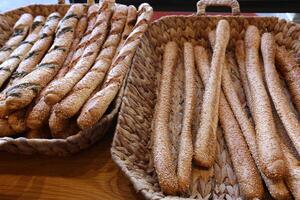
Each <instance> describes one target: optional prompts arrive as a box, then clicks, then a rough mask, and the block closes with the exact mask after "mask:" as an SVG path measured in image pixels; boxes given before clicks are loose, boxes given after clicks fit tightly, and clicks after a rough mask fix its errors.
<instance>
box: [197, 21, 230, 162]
mask: <svg viewBox="0 0 300 200" xmlns="http://www.w3.org/2000/svg"><path fill="white" fill-rule="evenodd" d="M216 35H217V36H216V44H215V48H214V52H213V57H212V64H211V71H210V77H209V80H208V83H207V84H206V89H205V91H204V97H203V104H202V108H203V109H202V112H201V122H200V127H199V129H198V132H197V136H196V141H195V148H194V161H195V162H196V164H197V165H199V166H203V167H211V166H212V165H213V163H214V160H215V151H216V145H215V143H216V129H217V125H218V107H219V96H220V90H221V77H222V70H223V63H224V60H225V51H226V47H227V44H228V41H229V37H230V27H229V23H228V22H227V21H226V20H220V21H219V22H218V25H217V30H216Z"/></svg>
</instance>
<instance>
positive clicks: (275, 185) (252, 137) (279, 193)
mask: <svg viewBox="0 0 300 200" xmlns="http://www.w3.org/2000/svg"><path fill="white" fill-rule="evenodd" d="M235 55H236V59H237V63H238V65H239V72H240V76H241V79H242V84H243V89H244V91H245V95H246V99H247V104H248V107H249V109H250V110H251V113H253V111H252V110H253V105H252V104H253V103H252V98H251V91H250V88H249V85H248V80H247V74H246V66H245V46H244V42H243V41H242V40H239V41H237V42H236V46H235ZM236 118H237V119H239V117H236ZM249 121H250V123H251V124H252V126H254V124H253V123H252V121H251V120H250V119H249ZM240 126H241V125H240ZM243 133H244V136H245V140H246V142H247V144H248V147H249V149H250V151H251V154H252V156H253V158H254V160H255V162H256V166H257V167H258V168H259V171H260V174H261V176H262V178H263V180H264V182H265V183H266V186H267V188H268V190H269V192H270V194H271V196H272V197H273V198H274V199H290V193H289V191H288V189H287V187H286V185H285V183H284V182H283V180H278V181H273V180H271V179H269V178H267V177H266V176H265V175H264V174H263V172H262V170H261V167H260V160H259V157H258V152H257V144H256V132H252V131H249V130H247V132H244V131H243ZM245 133H246V134H245Z"/></svg>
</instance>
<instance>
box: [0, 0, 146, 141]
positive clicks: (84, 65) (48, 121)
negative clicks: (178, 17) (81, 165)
mask: <svg viewBox="0 0 300 200" xmlns="http://www.w3.org/2000/svg"><path fill="white" fill-rule="evenodd" d="M151 16H152V8H151V7H150V6H149V5H148V4H142V5H141V6H140V7H139V10H137V9H136V8H135V7H134V6H125V5H119V4H115V3H114V2H113V1H109V0H107V1H101V2H100V3H99V4H93V5H90V6H86V5H82V4H76V5H72V6H71V7H70V8H69V10H68V11H67V13H66V14H65V15H64V16H61V14H59V13H56V12H54V13H52V14H50V15H49V16H45V17H44V16H36V17H33V16H32V15H31V14H23V15H22V16H21V17H20V19H19V20H18V21H17V22H16V24H15V26H14V28H13V33H12V34H11V36H10V38H9V39H8V40H7V42H5V44H4V45H3V47H2V48H1V49H0V87H1V92H0V129H1V132H0V135H1V136H23V137H24V136H25V137H28V138H67V137H68V136H70V135H74V134H76V133H77V132H78V131H79V130H82V129H87V128H91V127H93V126H94V125H95V124H96V123H97V122H98V121H99V120H100V119H101V118H102V116H103V115H104V114H105V113H106V111H108V108H109V105H110V104H111V102H112V101H113V100H114V99H115V97H116V96H117V93H118V91H119V89H120V88H121V86H122V82H123V79H124V77H125V76H126V74H127V72H128V69H129V65H130V63H131V59H132V57H133V55H134V52H135V48H136V47H137V45H138V44H139V38H140V37H141V35H142V33H143V32H144V31H145V30H146V28H147V26H148V24H147V23H148V22H149V21H150V19H151ZM133 30H134V31H133ZM124 60H125V61H124ZM121 61H122V62H121ZM120 63H122V64H123V63H124V64H123V65H122V66H120V65H121V64H120Z"/></svg>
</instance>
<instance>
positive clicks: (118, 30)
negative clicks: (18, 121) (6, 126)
mask: <svg viewBox="0 0 300 200" xmlns="http://www.w3.org/2000/svg"><path fill="white" fill-rule="evenodd" d="M126 15H127V6H124V5H120V6H117V7H116V11H115V12H114V14H113V16H112V19H111V29H110V31H109V34H108V37H107V39H106V41H105V43H104V44H103V47H102V50H101V51H100V53H99V55H98V56H97V58H96V61H95V64H94V65H93V67H92V68H91V69H90V70H89V71H88V73H87V74H86V75H85V76H84V77H83V78H82V79H81V80H80V81H79V82H78V83H77V84H76V85H75V86H74V87H73V89H72V90H71V91H70V92H69V94H68V96H66V97H65V98H64V99H63V100H62V101H61V102H60V103H58V104H57V106H56V110H55V112H56V115H58V116H60V117H62V118H70V117H73V116H74V115H75V114H76V113H78V111H79V110H80V108H81V107H82V106H83V104H84V103H85V102H86V100H87V99H88V98H89V96H90V95H91V94H92V92H93V91H94V90H95V89H96V88H97V86H98V85H99V84H101V83H102V80H103V79H104V76H105V74H106V72H107V70H108V69H109V67H110V65H111V63H112V59H113V57H114V55H115V52H116V50H117V47H118V44H119V42H120V39H121V36H122V32H123V29H124V25H125V22H126Z"/></svg>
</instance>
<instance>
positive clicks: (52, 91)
mask: <svg viewBox="0 0 300 200" xmlns="http://www.w3.org/2000/svg"><path fill="white" fill-rule="evenodd" d="M113 8H114V4H113V3H110V2H108V1H104V2H103V4H102V7H101V8H100V13H99V15H98V17H97V21H96V24H95V26H94V29H93V31H92V33H91V36H90V38H89V43H88V44H87V46H86V47H85V49H84V52H83V55H82V56H81V58H80V60H79V61H78V62H77V63H76V65H75V66H74V67H73V68H72V69H71V70H70V71H68V73H67V74H66V75H65V76H64V77H62V78H60V79H58V80H57V81H55V83H53V85H52V86H51V87H49V88H48V89H47V91H45V92H46V95H45V101H46V103H47V104H49V105H54V104H56V103H58V102H59V101H60V100H61V99H62V98H63V97H64V96H65V95H66V94H67V93H68V92H69V91H71V89H72V88H73V87H74V85H75V84H76V83H77V82H78V81H79V80H80V79H81V78H82V77H83V76H84V75H85V74H86V73H87V71H88V70H89V69H90V68H91V66H92V65H93V63H94V61H95V59H96V57H97V55H98V53H99V51H100V49H101V47H102V45H103V43H104V41H105V39H106V35H107V32H108V25H109V21H110V18H111V16H112V12H113Z"/></svg>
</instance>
